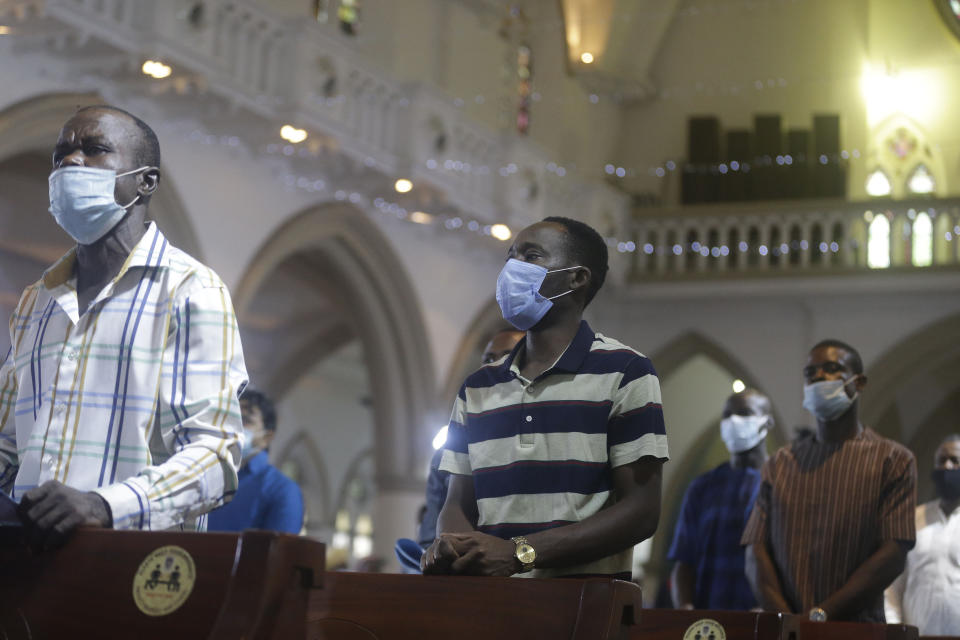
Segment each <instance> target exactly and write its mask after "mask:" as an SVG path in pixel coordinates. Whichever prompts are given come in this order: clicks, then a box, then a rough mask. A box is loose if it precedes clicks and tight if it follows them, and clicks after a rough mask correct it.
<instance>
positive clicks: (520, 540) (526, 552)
mask: <svg viewBox="0 0 960 640" xmlns="http://www.w3.org/2000/svg"><path fill="white" fill-rule="evenodd" d="M510 540H512V541H513V543H514V544H516V545H517V550H516V552H515V553H514V554H513V555H514V556H515V557H516V558H517V560H519V561H520V564H521V565H522V568H521V569H520V571H519V573H526V572H527V571H530V570H531V569H533V563H534V561H535V560H536V559H537V552H536V551H535V550H534V548H533V547H532V546H531V545H530V543H529V542H527V539H526V538H524V537H523V536H516V537H514V538H510Z"/></svg>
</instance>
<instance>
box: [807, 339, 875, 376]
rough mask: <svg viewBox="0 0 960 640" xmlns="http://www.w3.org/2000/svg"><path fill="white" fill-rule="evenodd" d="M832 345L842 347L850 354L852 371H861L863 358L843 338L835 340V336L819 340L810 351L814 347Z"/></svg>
mask: <svg viewBox="0 0 960 640" xmlns="http://www.w3.org/2000/svg"><path fill="white" fill-rule="evenodd" d="M829 347H833V348H835V349H843V350H844V351H846V352H847V353H849V354H850V368H852V369H853V372H854V373H863V359H862V358H860V352H859V351H857V350H856V349H854V348H853V347H851V346H850V345H849V344H847V343H846V342H844V341H843V340H837V339H835V338H827V339H826V340H821V341H820V342H818V343H817V344H815V345H813V348H812V349H810V351H814V350H816V349H821V348H823V349H826V348H829Z"/></svg>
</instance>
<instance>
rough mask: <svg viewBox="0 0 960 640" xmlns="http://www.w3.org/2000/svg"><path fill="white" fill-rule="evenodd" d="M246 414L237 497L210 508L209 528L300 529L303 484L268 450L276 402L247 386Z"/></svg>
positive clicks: (242, 404)
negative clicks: (272, 460) (285, 471)
mask: <svg viewBox="0 0 960 640" xmlns="http://www.w3.org/2000/svg"><path fill="white" fill-rule="evenodd" d="M240 412H241V414H242V416H243V439H244V443H243V463H242V465H241V467H240V473H239V474H238V475H239V478H240V484H239V487H238V488H237V492H236V494H234V496H233V500H231V501H230V502H228V503H227V504H226V505H224V506H222V507H220V508H219V509H214V510H213V511H211V512H210V519H209V522H208V524H207V530H208V531H243V530H244V529H267V530H271V531H280V532H283V533H294V534H296V533H300V528H301V526H302V525H303V497H302V496H301V495H300V487H298V486H297V483H295V482H294V481H293V480H291V479H290V478H288V477H287V476H285V475H283V473H281V472H280V470H279V469H277V468H276V467H274V466H273V465H271V464H270V461H269V457H268V453H267V452H268V450H269V448H270V442H271V441H272V440H273V436H274V435H275V434H276V431H277V412H276V409H275V408H274V406H273V402H271V401H270V399H269V398H268V397H267V396H266V395H265V394H263V393H261V392H260V391H256V390H254V389H250V388H247V389H246V390H245V391H244V393H243V395H242V396H241V397H240Z"/></svg>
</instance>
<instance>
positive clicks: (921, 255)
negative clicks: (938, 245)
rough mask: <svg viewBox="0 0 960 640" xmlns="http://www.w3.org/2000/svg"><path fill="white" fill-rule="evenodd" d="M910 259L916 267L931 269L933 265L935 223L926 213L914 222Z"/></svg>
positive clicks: (922, 212)
mask: <svg viewBox="0 0 960 640" xmlns="http://www.w3.org/2000/svg"><path fill="white" fill-rule="evenodd" d="M911 249H912V251H911V252H910V259H911V261H912V262H913V266H915V267H929V266H930V265H931V264H933V223H932V222H931V221H930V216H929V215H927V213H926V212H925V211H921V212H920V213H919V214H918V215H917V218H916V220H914V221H913V245H912V246H911Z"/></svg>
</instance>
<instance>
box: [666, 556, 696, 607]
mask: <svg viewBox="0 0 960 640" xmlns="http://www.w3.org/2000/svg"><path fill="white" fill-rule="evenodd" d="M695 584H696V574H695V573H694V571H693V566H691V565H689V564H687V563H686V562H676V563H675V564H674V565H673V572H672V573H671V574H670V597H671V598H672V599H673V606H674V608H675V609H693V598H694V589H695Z"/></svg>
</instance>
